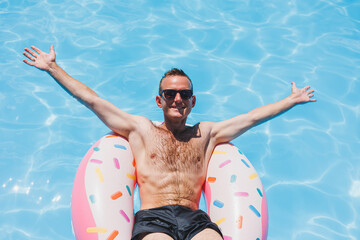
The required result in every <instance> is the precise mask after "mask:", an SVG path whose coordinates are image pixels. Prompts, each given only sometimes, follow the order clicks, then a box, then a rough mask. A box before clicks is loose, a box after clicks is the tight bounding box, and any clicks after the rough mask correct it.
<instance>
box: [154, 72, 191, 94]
mask: <svg viewBox="0 0 360 240" xmlns="http://www.w3.org/2000/svg"><path fill="white" fill-rule="evenodd" d="M169 76H184V77H186V78H187V79H188V80H189V82H190V86H191V90H193V84H192V81H191V79H190V78H189V76H188V75H186V73H185V72H184V71H183V70H181V69H178V68H172V69H171V70H169V71H167V72H166V73H164V76H163V77H162V78H161V80H160V84H159V95H160V93H161V91H162V88H161V84H162V82H163V80H164V79H165V78H166V77H169Z"/></svg>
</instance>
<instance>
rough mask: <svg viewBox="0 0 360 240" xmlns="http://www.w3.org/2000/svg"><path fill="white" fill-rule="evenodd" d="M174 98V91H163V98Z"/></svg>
mask: <svg viewBox="0 0 360 240" xmlns="http://www.w3.org/2000/svg"><path fill="white" fill-rule="evenodd" d="M175 96H176V91H175V90H164V97H165V98H166V99H173V98H175Z"/></svg>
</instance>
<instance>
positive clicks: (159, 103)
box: [156, 95, 162, 108]
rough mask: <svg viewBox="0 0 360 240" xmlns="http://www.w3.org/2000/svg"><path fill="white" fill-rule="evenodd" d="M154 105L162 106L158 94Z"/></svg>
mask: <svg viewBox="0 0 360 240" xmlns="http://www.w3.org/2000/svg"><path fill="white" fill-rule="evenodd" d="M156 105H158V107H159V108H162V104H161V97H160V96H159V95H157V96H156Z"/></svg>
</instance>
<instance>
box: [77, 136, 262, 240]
mask: <svg viewBox="0 0 360 240" xmlns="http://www.w3.org/2000/svg"><path fill="white" fill-rule="evenodd" d="M135 184H136V172H135V160H134V157H133V154H132V152H131V149H130V145H129V143H128V141H127V140H126V139H125V138H123V137H121V136H119V135H116V134H109V135H106V136H104V137H102V138H101V139H100V140H99V141H97V142H96V143H95V144H94V145H93V146H92V147H91V148H90V149H89V151H88V152H87V154H86V155H85V157H84V158H83V160H82V161H81V163H80V166H79V168H78V171H77V173H76V176H75V181H74V186H73V192H72V198H71V218H72V225H73V230H74V234H75V237H76V239H77V240H129V239H131V233H132V227H133V224H134V207H133V196H134V187H135ZM204 193H205V194H204V195H205V199H206V205H207V210H208V214H209V216H210V218H211V220H212V221H213V222H215V223H216V224H217V225H218V226H219V228H220V229H221V231H222V233H223V235H224V239H225V240H230V239H254V240H265V239H266V237H267V226H268V222H267V220H268V216H267V203H266V197H265V192H264V189H263V186H262V183H261V181H260V178H259V176H258V175H257V173H256V171H255V169H254V168H253V166H252V165H251V163H250V162H249V160H248V159H247V158H246V157H245V155H244V154H242V153H241V152H240V151H239V150H238V148H236V147H235V146H233V145H231V144H221V145H218V146H216V148H215V149H214V152H213V154H212V157H211V159H210V163H209V166H208V174H207V178H206V183H205V185H204Z"/></svg>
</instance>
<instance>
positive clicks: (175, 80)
mask: <svg viewBox="0 0 360 240" xmlns="http://www.w3.org/2000/svg"><path fill="white" fill-rule="evenodd" d="M161 88H162V90H167V89H172V90H190V89H191V84H190V82H189V80H188V78H187V77H184V76H169V77H166V78H165V79H164V80H163V82H162V84H161ZM195 101H196V99H195V96H192V97H190V98H189V99H184V98H181V95H180V93H179V92H178V93H176V95H175V97H174V98H173V99H171V98H170V99H167V98H165V96H164V93H163V94H162V95H161V96H159V95H158V96H156V103H157V105H158V106H159V107H160V108H162V109H163V111H164V117H165V118H170V119H173V120H182V119H186V118H187V116H188V115H189V114H190V112H191V109H192V108H193V107H194V106H195Z"/></svg>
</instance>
